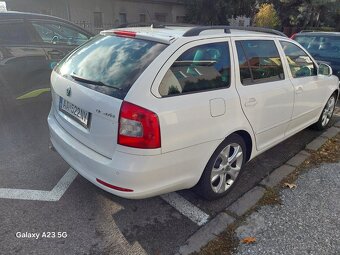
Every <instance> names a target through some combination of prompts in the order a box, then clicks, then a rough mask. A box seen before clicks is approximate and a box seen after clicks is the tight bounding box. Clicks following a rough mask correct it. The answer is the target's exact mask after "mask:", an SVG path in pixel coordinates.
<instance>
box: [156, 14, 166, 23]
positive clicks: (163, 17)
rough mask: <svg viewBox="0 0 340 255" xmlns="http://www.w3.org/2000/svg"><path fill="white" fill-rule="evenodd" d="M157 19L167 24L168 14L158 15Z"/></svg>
mask: <svg viewBox="0 0 340 255" xmlns="http://www.w3.org/2000/svg"><path fill="white" fill-rule="evenodd" d="M155 19H156V21H158V22H166V14H165V13H156V14H155Z"/></svg>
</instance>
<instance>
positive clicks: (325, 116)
mask: <svg viewBox="0 0 340 255" xmlns="http://www.w3.org/2000/svg"><path fill="white" fill-rule="evenodd" d="M335 103H336V95H335V94H333V95H331V97H330V98H329V99H328V101H327V103H326V105H325V107H324V108H323V110H322V112H321V115H320V118H319V120H318V122H316V123H315V124H314V125H313V128H314V129H316V130H324V129H326V128H328V127H329V124H330V122H331V121H330V120H331V119H332V116H333V112H334V109H335Z"/></svg>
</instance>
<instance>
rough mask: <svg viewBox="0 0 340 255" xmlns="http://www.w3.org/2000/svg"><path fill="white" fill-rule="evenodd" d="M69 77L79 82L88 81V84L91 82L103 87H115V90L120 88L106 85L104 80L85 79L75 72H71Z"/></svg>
mask: <svg viewBox="0 0 340 255" xmlns="http://www.w3.org/2000/svg"><path fill="white" fill-rule="evenodd" d="M71 77H72V78H73V79H74V80H76V81H80V82H84V83H88V84H93V85H97V86H103V87H109V88H113V89H116V90H121V88H118V87H115V86H111V85H108V84H105V83H104V82H102V81H92V80H89V79H85V78H83V77H80V76H78V75H76V74H74V73H73V74H71Z"/></svg>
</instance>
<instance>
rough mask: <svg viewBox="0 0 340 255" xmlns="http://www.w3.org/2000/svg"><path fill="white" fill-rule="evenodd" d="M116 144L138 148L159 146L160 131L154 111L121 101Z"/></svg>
mask: <svg viewBox="0 0 340 255" xmlns="http://www.w3.org/2000/svg"><path fill="white" fill-rule="evenodd" d="M118 131H119V132H118V144H120V145H124V146H128V147H134V148H140V149H156V148H160V147H161V132H160V126H159V120H158V116H157V114H156V113H154V112H152V111H149V110H147V109H145V108H142V107H140V106H138V105H134V104H132V103H129V102H126V101H123V103H122V106H121V108H120V116H119V125H118Z"/></svg>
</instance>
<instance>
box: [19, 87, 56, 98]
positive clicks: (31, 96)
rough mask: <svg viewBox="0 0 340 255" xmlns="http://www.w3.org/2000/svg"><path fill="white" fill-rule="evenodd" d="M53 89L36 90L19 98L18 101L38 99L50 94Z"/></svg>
mask: <svg viewBox="0 0 340 255" xmlns="http://www.w3.org/2000/svg"><path fill="white" fill-rule="evenodd" d="M50 91H51V89H50V88H44V89H36V90H32V91H30V92H28V93H26V94H24V95H22V96H20V97H17V98H16V99H17V100H22V99H28V98H33V97H38V96H40V95H41V94H44V93H47V92H50Z"/></svg>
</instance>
